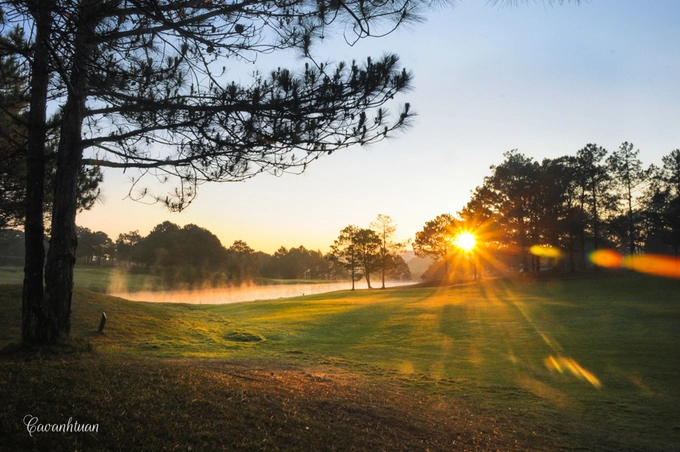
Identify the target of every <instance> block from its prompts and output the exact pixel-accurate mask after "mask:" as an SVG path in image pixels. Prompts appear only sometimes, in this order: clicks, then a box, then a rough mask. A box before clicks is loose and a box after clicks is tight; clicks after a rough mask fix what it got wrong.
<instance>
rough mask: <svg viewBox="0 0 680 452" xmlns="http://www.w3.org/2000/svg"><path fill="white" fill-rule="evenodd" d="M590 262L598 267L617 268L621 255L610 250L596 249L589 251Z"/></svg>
mask: <svg viewBox="0 0 680 452" xmlns="http://www.w3.org/2000/svg"><path fill="white" fill-rule="evenodd" d="M589 258H590V262H592V263H593V264H595V265H599V266H600V267H607V268H618V267H620V266H621V264H622V262H623V257H622V256H621V255H620V254H619V253H617V252H616V251H612V250H597V251H593V252H592V253H590V256H589Z"/></svg>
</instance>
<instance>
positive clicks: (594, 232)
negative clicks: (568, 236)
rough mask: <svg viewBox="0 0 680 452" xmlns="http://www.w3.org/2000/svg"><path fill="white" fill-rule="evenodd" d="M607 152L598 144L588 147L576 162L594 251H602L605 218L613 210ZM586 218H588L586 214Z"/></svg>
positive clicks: (584, 251)
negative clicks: (602, 230)
mask: <svg viewBox="0 0 680 452" xmlns="http://www.w3.org/2000/svg"><path fill="white" fill-rule="evenodd" d="M606 156H607V150H606V149H605V148H603V147H601V146H598V145H596V144H587V145H586V146H585V147H583V148H582V149H579V150H578V152H577V153H576V158H575V160H574V168H575V177H576V181H577V184H578V189H579V196H580V206H581V209H582V211H583V212H584V213H586V214H587V216H586V218H587V221H588V224H589V226H590V231H591V236H592V240H593V248H594V249H596V250H597V249H599V248H600V242H601V239H602V236H601V229H602V222H603V219H602V217H603V216H604V215H605V212H606V211H607V210H608V208H610V207H611V205H612V202H613V199H612V197H611V193H610V191H611V184H610V182H611V175H610V173H609V171H608V168H607V166H606V165H605V164H604V159H605V157H606ZM584 216H585V215H584ZM581 240H582V246H581V249H582V252H583V260H584V261H585V253H586V245H585V241H586V233H585V231H583V232H582V234H581Z"/></svg>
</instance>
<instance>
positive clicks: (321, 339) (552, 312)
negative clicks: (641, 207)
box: [0, 273, 680, 451]
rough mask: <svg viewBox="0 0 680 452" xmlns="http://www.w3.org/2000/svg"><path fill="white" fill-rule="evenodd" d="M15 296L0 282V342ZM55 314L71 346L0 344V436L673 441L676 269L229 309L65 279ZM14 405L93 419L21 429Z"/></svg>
mask: <svg viewBox="0 0 680 452" xmlns="http://www.w3.org/2000/svg"><path fill="white" fill-rule="evenodd" d="M20 294H21V290H20V287H18V286H16V285H6V286H2V287H0V346H2V345H5V344H11V343H16V342H17V341H18V338H19V333H20V330H19V324H20V312H21V311H20ZM102 311H105V312H106V314H107V316H108V322H107V324H106V328H105V331H104V333H103V334H98V333H97V327H98V325H99V318H100V316H101V313H102ZM72 322H73V331H72V333H73V335H74V336H75V337H78V338H81V340H82V341H83V342H78V341H74V343H75V344H79V343H80V344H86V345H75V346H72V347H66V348H60V349H59V350H57V351H53V352H45V351H41V352H30V351H21V352H10V351H8V352H6V353H5V354H3V355H2V356H0V450H21V449H29V450H30V449H31V448H35V449H36V450H40V449H43V450H44V449H45V448H50V449H59V450H74V449H77V450H97V449H101V450H111V449H113V450H133V449H137V450H161V449H167V450H222V449H224V450H591V451H623V450H628V451H673V450H680V281H677V280H669V279H661V278H655V277H649V276H644V275H639V274H630V273H618V274H603V275H600V276H597V277H588V278H581V279H547V280H541V281H525V280H521V279H516V280H502V279H499V280H493V281H486V282H483V283H481V284H470V285H461V286H455V287H445V288H436V287H433V288H410V289H388V290H374V291H358V292H350V291H343V292H334V293H330V294H324V295H314V296H307V297H301V298H293V299H286V300H280V299H279V300H272V301H259V302H253V303H238V304H231V305H183V304H176V305H168V304H159V303H135V302H129V301H125V300H122V299H117V298H112V297H108V296H105V295H101V294H97V293H93V292H88V291H83V290H77V291H76V294H75V297H74V301H73V315H72ZM87 344H89V345H87ZM88 346H91V347H92V348H93V349H94V351H91V352H88V351H83V349H84V348H87V347H88ZM15 348H16V347H9V348H8V349H7V350H13V349H15ZM73 350H75V351H73ZM69 351H73V352H72V353H69ZM26 414H31V415H34V416H38V417H39V418H40V421H41V422H52V423H57V422H59V423H63V422H66V421H67V420H68V418H69V417H71V416H72V417H74V418H77V419H78V420H79V421H80V422H86V423H99V428H100V431H99V433H96V434H92V435H90V434H75V433H70V434H64V433H40V434H38V433H34V437H33V438H31V437H30V436H29V435H28V433H27V431H26V427H25V426H24V425H23V422H22V419H23V417H24V416H25V415H26Z"/></svg>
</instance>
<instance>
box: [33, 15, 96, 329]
mask: <svg viewBox="0 0 680 452" xmlns="http://www.w3.org/2000/svg"><path fill="white" fill-rule="evenodd" d="M89 6H91V5H89ZM87 9H88V5H85V6H83V8H82V10H81V15H80V17H81V18H82V20H83V22H80V23H79V24H78V31H79V32H76V38H75V46H74V63H73V68H72V70H71V71H72V72H71V76H70V84H69V91H68V98H67V101H66V105H65V107H64V111H63V119H62V127H61V136H60V140H59V149H58V154H57V173H56V178H55V189H54V202H53V210H52V237H51V239H50V248H49V251H48V253H47V263H46V266H45V298H46V303H45V304H46V307H47V309H46V316H47V319H46V320H47V325H46V327H47V330H48V340H50V342H55V341H59V340H62V339H65V338H66V337H68V335H69V333H70V330H71V318H70V316H71V298H72V295H73V266H74V265H75V262H76V247H77V242H78V240H77V236H76V212H77V199H78V174H79V173H80V171H81V160H82V155H83V148H82V135H81V130H82V124H83V117H84V113H85V98H86V92H87V67H88V65H89V60H90V57H91V55H92V51H93V46H92V44H91V39H88V37H89V33H88V32H89V31H90V30H93V29H94V28H95V26H96V22H97V20H96V15H93V14H92V12H91V11H87ZM86 22H87V23H86Z"/></svg>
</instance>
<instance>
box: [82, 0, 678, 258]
mask: <svg viewBox="0 0 680 452" xmlns="http://www.w3.org/2000/svg"><path fill="white" fill-rule="evenodd" d="M678 19H680V2H679V1H677V0H654V1H651V2H646V1H641V0H590V1H582V2H581V3H580V5H576V4H575V3H574V2H571V3H566V2H565V4H563V5H561V6H558V5H554V6H551V5H548V4H546V3H543V2H541V1H540V0H537V1H536V2H533V1H529V2H527V3H526V4H523V5H517V6H512V7H509V6H499V5H493V4H489V3H487V2H486V1H483V0H461V1H457V2H455V3H454V4H453V6H451V5H449V6H442V7H439V8H437V9H436V10H434V11H430V12H428V13H426V14H425V22H424V23H420V24H414V25H410V26H409V27H407V28H406V29H399V30H397V31H396V32H395V33H393V34H391V35H389V36H386V37H383V38H379V39H371V40H365V41H361V42H359V43H357V44H356V45H354V46H352V47H349V46H347V45H346V44H345V43H344V41H343V40H342V39H341V38H340V39H337V38H335V39H334V38H332V37H329V38H327V39H325V41H324V42H323V43H322V44H319V45H318V46H316V48H315V49H314V52H315V55H316V56H317V58H319V59H321V60H326V61H329V62H339V61H351V60H353V59H356V60H357V61H361V60H365V58H366V57H367V56H373V57H379V56H380V55H382V54H384V53H396V54H398V55H399V56H400V58H401V63H402V65H403V66H404V67H405V68H406V69H408V70H410V71H412V72H413V73H414V75H415V79H414V83H413V87H414V89H413V90H412V91H411V92H409V93H406V94H404V95H402V96H400V97H399V98H397V99H395V102H396V103H395V105H394V111H395V112H396V111H397V110H398V108H399V106H400V105H401V104H403V103H404V102H409V103H411V106H412V109H413V110H414V111H415V112H416V113H417V116H416V117H415V119H414V122H413V126H412V127H411V128H410V129H409V130H406V131H403V132H399V133H398V134H397V135H396V138H394V139H389V140H386V141H383V142H380V143H378V144H374V145H372V146H369V147H353V148H349V149H345V150H343V151H339V152H336V153H334V154H333V155H331V156H325V157H322V158H321V159H319V160H318V161H316V162H314V163H313V164H311V165H310V166H309V167H308V169H307V171H306V172H305V173H304V174H302V175H291V174H287V175H283V176H280V177H276V176H271V175H268V174H263V175H258V176H257V177H255V178H253V179H251V180H248V181H246V182H232V183H221V184H206V185H203V186H201V187H200V188H199V192H198V198H197V199H196V200H195V201H194V202H193V204H192V205H191V206H189V208H188V209H186V210H184V211H183V212H181V213H172V212H168V211H167V210H166V209H165V208H164V207H163V206H161V205H146V204H142V203H139V202H135V201H132V200H130V199H125V198H126V196H127V194H128V192H129V190H130V187H131V184H130V181H129V176H130V175H135V173H128V174H123V173H122V172H121V171H118V170H112V169H106V170H105V181H104V183H103V185H102V193H103V200H102V202H100V203H97V204H96V205H95V206H94V208H93V209H91V210H90V211H86V212H82V213H80V214H79V215H78V217H77V219H76V222H77V223H78V225H79V226H83V227H88V228H90V229H92V230H95V231H104V232H106V233H107V234H108V235H109V236H110V237H111V239H113V240H114V241H115V239H116V237H118V234H120V233H125V232H129V231H133V230H138V231H139V232H140V233H141V234H142V235H146V234H148V233H149V231H150V230H151V229H152V228H153V227H154V226H155V225H157V224H159V223H161V222H163V221H166V220H167V221H171V222H173V223H176V224H178V225H180V226H183V225H186V224H189V223H193V224H196V225H198V226H201V227H203V228H206V229H208V230H210V231H211V232H213V233H214V234H215V235H217V237H218V238H219V239H220V241H221V242H222V244H223V245H225V246H227V247H228V246H230V245H231V244H232V243H233V242H234V241H235V240H243V241H245V242H246V243H248V245H250V247H251V248H253V249H255V250H257V251H264V252H266V253H273V252H274V251H276V250H277V249H278V248H279V247H280V246H285V247H286V248H290V247H297V246H300V245H304V246H305V247H306V248H309V249H314V250H317V249H318V250H321V251H322V252H326V251H328V249H329V247H330V245H332V243H333V241H334V240H335V239H336V238H337V236H338V233H339V231H340V230H341V229H342V228H344V227H345V226H347V225H350V224H354V225H357V226H360V227H368V226H369V224H370V223H371V222H372V221H374V220H375V218H376V217H377V215H378V214H384V215H389V216H390V217H391V218H392V219H393V220H394V221H395V223H396V224H397V236H398V238H400V239H401V240H406V239H409V238H411V239H412V238H413V237H414V236H415V233H416V232H417V231H419V230H421V229H422V228H423V226H424V224H425V222H426V221H429V220H431V219H433V218H434V217H436V216H437V215H440V214H442V213H451V214H455V213H456V212H458V211H459V210H460V209H461V208H462V207H464V206H465V204H466V203H467V201H468V200H469V199H470V195H471V191H472V190H474V189H475V187H477V186H479V185H481V184H482V183H483V180H484V177H485V176H487V175H489V174H490V169H489V167H490V166H491V165H496V164H500V163H501V162H502V161H503V153H504V152H507V151H510V150H512V149H518V150H519V151H520V152H521V153H523V154H525V155H526V156H529V157H533V158H534V159H537V160H539V161H540V160H542V159H543V158H555V157H559V156H562V155H574V154H575V153H576V152H577V151H578V150H579V149H581V148H582V147H584V146H585V145H586V144H588V143H596V144H598V145H600V146H603V147H605V148H606V149H608V150H609V151H610V152H611V151H614V150H617V149H618V147H619V146H620V145H621V143H623V142H624V141H627V142H631V143H633V144H634V145H635V148H636V149H639V150H640V158H641V160H642V161H643V162H644V163H645V164H646V165H648V164H656V165H660V163H661V158H662V156H664V155H668V154H669V153H670V152H671V151H672V150H673V149H678V148H680V27H678V26H677V23H678ZM327 35H328V34H327ZM303 65H304V63H303V62H302V61H301V60H300V59H299V58H297V57H295V56H293V55H276V56H272V57H271V58H270V59H266V58H263V59H261V60H259V61H258V62H257V63H256V68H257V69H258V70H260V71H262V72H265V73H267V72H268V71H269V70H271V69H274V68H276V67H277V66H282V67H288V68H290V69H291V70H292V69H294V68H299V67H303Z"/></svg>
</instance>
